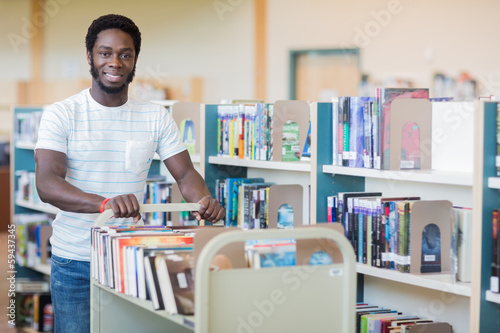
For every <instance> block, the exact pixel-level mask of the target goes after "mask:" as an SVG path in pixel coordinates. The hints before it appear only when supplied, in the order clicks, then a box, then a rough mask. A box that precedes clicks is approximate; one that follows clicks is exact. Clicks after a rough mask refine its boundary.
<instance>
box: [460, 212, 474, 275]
mask: <svg viewBox="0 0 500 333" xmlns="http://www.w3.org/2000/svg"><path fill="white" fill-rule="evenodd" d="M457 228H458V240H457V279H458V280H459V281H462V282H470V281H471V271H472V267H471V266H472V257H471V253H472V209H470V208H461V209H460V210H459V212H458V223H457Z"/></svg>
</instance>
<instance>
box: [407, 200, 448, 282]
mask: <svg viewBox="0 0 500 333" xmlns="http://www.w3.org/2000/svg"><path fill="white" fill-rule="evenodd" d="M451 218H452V204H451V202H450V201H448V200H436V201H425V200H422V201H415V203H414V204H413V206H412V209H411V233H410V273H411V274H423V273H422V241H423V236H422V232H423V231H424V228H425V227H426V226H428V225H430V224H435V225H436V226H437V227H439V231H440V235H439V236H440V248H441V251H440V261H441V271H440V273H447V272H450V267H451V263H450V251H451Z"/></svg>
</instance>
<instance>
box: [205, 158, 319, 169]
mask: <svg viewBox="0 0 500 333" xmlns="http://www.w3.org/2000/svg"><path fill="white" fill-rule="evenodd" d="M208 162H209V163H210V164H219V165H232V166H240V167H249V168H260V169H273V170H284V171H301V172H311V163H310V162H277V161H256V160H246V159H239V158H229V157H219V156H210V157H209V158H208Z"/></svg>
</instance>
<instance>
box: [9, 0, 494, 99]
mask: <svg viewBox="0 0 500 333" xmlns="http://www.w3.org/2000/svg"><path fill="white" fill-rule="evenodd" d="M46 2H47V3H50V4H52V7H51V10H50V13H49V14H50V15H48V20H47V21H46V22H45V23H46V24H45V44H44V45H45V54H44V60H43V64H44V73H43V74H44V77H45V78H46V79H58V78H68V77H81V78H88V75H89V74H88V65H87V63H86V61H85V47H84V37H85V33H86V29H87V27H88V25H89V24H90V22H91V21H92V20H93V19H94V18H96V17H97V16H99V15H101V14H105V13H111V12H119V13H122V14H124V15H128V16H130V17H131V18H132V19H134V20H135V21H136V23H137V24H138V26H139V27H140V28H141V31H142V33H143V51H142V52H141V56H140V59H139V63H138V69H137V76H138V77H150V78H151V77H155V76H157V75H171V76H176V77H178V76H183V77H186V76H201V77H203V78H204V83H205V89H204V91H205V96H204V99H205V100H206V101H207V102H218V101H219V100H220V99H222V98H239V99H241V98H253V97H254V82H255V80H254V26H253V25H254V22H253V19H254V10H253V1H252V0H184V1H174V0H163V1H162V0H142V1H140V2H137V1H134V2H123V1H118V0H107V1H98V0H88V1H78V0H46ZM267 3H268V17H267V24H268V31H267V32H268V41H267V42H268V48H267V62H268V63H267V100H268V101H271V102H272V101H275V100H278V99H287V98H288V85H289V82H288V80H289V74H288V71H289V59H288V56H289V51H290V50H292V49H307V48H345V47H356V46H359V47H361V59H362V61H361V69H362V71H363V72H366V73H368V74H370V75H371V76H372V77H374V78H376V79H379V80H384V79H386V78H387V77H389V76H399V77H405V78H409V79H412V80H413V81H414V82H415V83H416V85H418V86H425V87H430V84H431V80H432V74H433V73H434V71H441V72H444V73H445V74H448V75H450V76H453V77H458V75H459V73H460V72H461V71H468V72H469V73H470V74H472V75H473V76H474V77H475V78H476V79H477V80H478V81H479V82H483V83H486V85H485V89H483V92H484V93H486V94H490V93H492V94H500V68H499V66H498V54H500V46H498V45H499V44H498V43H497V40H496V36H497V33H498V31H500V29H499V28H500V20H498V18H497V16H498V15H497V13H498V11H499V10H500V2H498V1H494V0H477V1H472V0H456V1H452V0H440V1H431V0H418V1H416V0H413V1H411V0H359V1H349V0H335V1H327V0H309V1H300V0H268V2H267ZM30 4H31V0H0V29H1V30H0V32H1V33H0V63H1V64H2V65H1V66H2V69H1V70H0V80H17V79H29V77H30V74H31V69H30V65H31V64H30V58H29V57H30V54H29V44H20V45H19V52H15V51H14V48H13V46H12V43H10V42H9V40H8V37H7V36H8V34H9V32H13V33H16V34H18V35H21V36H23V34H22V30H23V25H25V23H24V22H25V21H24V20H26V19H27V18H29V10H30ZM54 4H55V5H54ZM214 4H219V5H220V4H224V5H226V6H227V7H226V8H229V9H230V10H228V11H225V12H223V13H221V12H218V11H217V10H216V8H215V7H214ZM56 5H57V6H56ZM389 9H391V10H392V13H391V12H390V11H389ZM382 11H386V13H391V14H390V15H389V16H384V17H383V18H380V17H379V18H378V19H377V18H376V15H375V14H374V13H379V14H380V13H381V12H382ZM219 14H221V15H219ZM383 19H384V20H383ZM370 27H371V28H372V29H373V30H371V32H372V33H371V37H370V36H368V37H367V38H365V39H362V38H361V37H360V36H361V33H360V31H365V33H366V29H367V28H368V29H369V28H370ZM28 40H29V39H28ZM426 52H427V54H431V55H432V57H430V58H426V57H425V54H426ZM488 89H489V90H488Z"/></svg>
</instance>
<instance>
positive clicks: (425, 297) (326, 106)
mask: <svg viewBox="0 0 500 333" xmlns="http://www.w3.org/2000/svg"><path fill="white" fill-rule="evenodd" d="M298 102H299V101H283V104H281V105H282V107H284V108H286V109H288V110H291V109H292V106H290V105H289V104H288V103H298ZM276 104H278V103H276ZM276 104H275V110H276ZM301 108H302V111H301V112H306V113H309V112H310V117H311V161H310V162H296V163H289V162H280V161H274V160H273V161H252V160H244V159H230V158H224V157H217V150H216V142H215V140H214V137H215V129H216V128H217V126H216V121H217V119H216V117H217V106H216V105H206V106H205V115H204V117H202V118H203V119H204V120H205V122H206V124H205V126H202V129H205V130H206V133H205V144H206V148H205V151H204V154H205V155H204V156H203V157H202V162H203V161H205V163H204V164H203V163H202V165H204V167H205V174H204V176H205V179H206V181H207V183H209V184H210V183H211V182H214V181H215V179H216V178H217V177H221V178H222V177H224V176H225V177H227V173H226V172H227V171H225V170H229V171H230V172H233V173H234V172H235V171H238V172H241V174H242V175H243V176H248V177H250V174H252V176H253V175H256V174H257V175H262V176H264V177H265V178H266V180H268V179H270V180H272V179H273V178H270V177H272V176H274V174H273V172H275V171H276V172H278V173H279V176H280V177H285V176H284V175H289V176H290V175H292V176H291V177H292V179H298V176H297V174H298V173H301V175H300V177H302V178H303V179H305V181H306V182H308V185H307V186H310V197H309V194H308V197H306V198H305V199H304V200H305V201H306V202H309V199H310V209H309V210H308V211H307V212H309V214H310V215H309V217H305V218H304V220H303V221H305V223H304V224H315V223H321V222H326V221H327V210H326V197H327V196H329V195H335V194H337V193H339V192H352V191H355V192H358V191H380V192H382V193H383V194H384V195H385V196H393V195H398V196H399V195H409V194H411V195H418V196H420V197H421V198H422V199H425V200H443V199H448V200H450V201H451V202H453V204H454V205H457V206H464V207H471V205H472V185H473V177H472V173H467V172H448V171H446V172H445V171H425V170H422V171H420V170H413V171H410V170H408V171H389V170H372V169H361V168H348V167H336V166H332V165H331V164H332V150H333V143H332V140H331V138H332V104H331V103H305V102H302V104H301ZM282 120H283V119H282ZM471 139H472V138H471ZM223 167H224V168H226V169H223ZM259 171H260V172H259ZM209 186H210V185H209ZM210 188H211V189H212V188H215V186H214V185H212V186H210ZM307 218H309V221H307ZM356 269H357V272H358V279H357V295H358V296H357V298H358V301H367V302H369V303H373V304H377V305H380V306H386V307H391V308H395V309H398V310H400V311H403V312H405V313H420V314H421V315H424V316H426V317H431V318H433V319H435V320H442V321H447V322H449V323H451V324H452V325H453V327H454V331H455V332H457V333H460V332H463V333H465V332H468V327H469V322H470V320H469V310H470V300H471V286H470V283H461V282H455V279H454V278H453V277H452V275H451V274H427V275H415V274H408V273H400V272H396V271H391V270H385V269H378V268H374V267H371V266H368V265H363V264H357V266H356Z"/></svg>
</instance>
